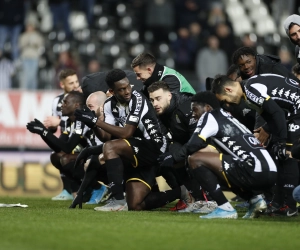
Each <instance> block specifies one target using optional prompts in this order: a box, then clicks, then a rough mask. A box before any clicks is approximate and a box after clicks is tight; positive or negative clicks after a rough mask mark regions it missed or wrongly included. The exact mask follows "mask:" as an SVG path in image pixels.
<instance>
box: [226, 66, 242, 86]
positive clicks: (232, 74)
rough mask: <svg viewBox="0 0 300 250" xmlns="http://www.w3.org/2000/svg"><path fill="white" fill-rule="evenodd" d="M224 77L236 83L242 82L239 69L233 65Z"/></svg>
mask: <svg viewBox="0 0 300 250" xmlns="http://www.w3.org/2000/svg"><path fill="white" fill-rule="evenodd" d="M226 75H227V76H228V77H229V78H230V79H231V80H233V81H238V82H241V81H242V78H241V75H240V70H239V67H238V66H237V65H235V64H231V65H230V67H229V68H228V70H227V73H226Z"/></svg>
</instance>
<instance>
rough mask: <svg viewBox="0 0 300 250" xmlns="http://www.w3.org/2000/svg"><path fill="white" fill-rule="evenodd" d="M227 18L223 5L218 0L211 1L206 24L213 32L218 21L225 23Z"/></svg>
mask: <svg viewBox="0 0 300 250" xmlns="http://www.w3.org/2000/svg"><path fill="white" fill-rule="evenodd" d="M226 22H227V18H226V15H225V13H224V10H223V5H222V3H220V2H212V3H211V5H210V10H209V13H208V16H207V25H208V27H209V29H210V30H211V31H212V32H213V31H214V29H215V28H216V26H217V25H218V24H219V23H226Z"/></svg>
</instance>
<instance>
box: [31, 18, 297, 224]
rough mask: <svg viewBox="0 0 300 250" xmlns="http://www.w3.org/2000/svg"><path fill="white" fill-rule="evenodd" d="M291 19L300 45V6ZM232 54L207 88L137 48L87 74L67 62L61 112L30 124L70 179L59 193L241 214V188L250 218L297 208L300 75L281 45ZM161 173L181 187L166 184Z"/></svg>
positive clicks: (133, 206) (122, 207)
mask: <svg viewBox="0 0 300 250" xmlns="http://www.w3.org/2000/svg"><path fill="white" fill-rule="evenodd" d="M284 27H285V29H286V32H287V35H288V36H289V37H290V39H291V41H292V42H293V43H295V44H296V45H297V48H298V49H299V46H300V16H297V15H292V16H290V17H288V18H287V20H286V21H285V24H284ZM297 56H298V54H297ZM232 59H233V65H232V66H231V67H230V68H229V69H228V72H227V74H226V75H217V76H215V78H214V79H212V78H208V79H207V82H206V89H207V90H206V91H201V92H199V93H196V92H195V90H194V89H193V87H192V86H191V85H190V84H189V82H188V81H187V80H186V78H185V77H184V76H183V75H181V74H180V73H179V72H177V71H175V70H173V69H170V68H168V67H166V66H163V65H160V64H158V63H157V62H156V58H155V57H154V56H153V55H152V54H150V53H141V54H140V55H138V56H137V57H136V58H134V59H133V61H132V63H131V67H132V70H133V72H132V71H126V70H125V71H124V70H121V69H112V70H111V71H109V72H99V73H96V74H92V75H88V76H86V77H84V78H83V81H82V84H81V86H79V81H78V78H77V76H76V73H75V71H73V70H71V69H66V70H63V71H61V73H60V75H59V80H60V85H61V88H62V89H63V90H64V93H63V94H62V95H60V96H58V97H57V98H55V100H54V102H53V107H52V110H53V115H52V116H50V117H47V118H46V119H45V120H44V121H43V122H42V121H39V120H37V119H35V120H34V121H31V122H29V123H28V124H27V129H28V130H29V131H30V132H32V133H36V134H38V135H40V136H41V138H42V139H43V140H44V141H45V143H46V144H47V145H48V146H49V147H50V148H51V149H52V150H53V153H52V154H51V156H50V159H51V163H52V164H53V166H54V167H56V168H57V169H58V170H59V171H60V176H61V180H62V183H63V191H62V192H61V193H60V194H59V195H58V196H55V197H53V198H52V199H53V200H72V204H71V205H70V208H76V207H77V206H79V207H80V208H82V204H83V203H84V202H85V204H94V205H97V204H99V203H101V204H102V206H97V207H95V208H94V209H95V210H96V211H128V210H135V211H139V210H151V209H156V208H160V207H162V206H164V205H166V204H168V203H170V202H173V201H175V200H178V202H177V204H176V205H175V207H174V208H171V210H172V211H177V212H181V213H182V212H183V213H187V212H189V213H200V214H201V215H200V218H201V219H213V218H229V219H236V218H238V213H237V210H236V209H235V208H234V207H233V206H232V205H231V203H230V202H229V201H228V199H227V198H226V196H225V195H224V192H223V191H224V190H225V191H228V190H230V191H232V192H233V193H235V194H236V195H238V196H239V197H240V198H241V199H243V200H245V201H246V204H245V206H247V209H248V210H247V212H246V214H245V215H244V216H243V218H244V219H250V218H256V217H258V216H260V215H267V216H288V217H291V216H297V215H298V209H297V206H296V205H297V202H296V200H295V199H294V198H295V197H296V196H297V192H298V191H297V190H298V187H297V186H298V185H299V184H300V183H299V166H298V160H299V159H300V129H299V128H300V127H299V126H300V86H299V82H300V81H299V79H298V78H297V77H296V76H295V75H294V74H292V72H289V71H288V70H287V69H286V68H285V66H283V65H282V64H281V63H280V59H279V58H278V57H276V56H271V55H258V54H256V53H255V51H254V50H253V49H251V48H248V47H242V48H240V49H238V50H236V51H235V52H234V54H233V55H232ZM94 83H96V84H94ZM57 128H60V129H61V135H60V137H59V138H58V137H56V136H55V135H54V134H53V132H54V131H56V130H57ZM159 176H162V177H163V178H164V179H165V180H166V182H167V184H168V185H169V186H170V188H171V189H170V190H167V191H163V192H161V191H159V188H158V185H157V182H156V177H159Z"/></svg>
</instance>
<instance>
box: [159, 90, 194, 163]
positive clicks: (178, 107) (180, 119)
mask: <svg viewBox="0 0 300 250" xmlns="http://www.w3.org/2000/svg"><path fill="white" fill-rule="evenodd" d="M159 118H160V120H161V122H162V124H163V125H164V126H165V127H166V128H167V130H168V131H169V132H170V134H171V135H172V141H173V142H177V143H180V144H182V147H180V149H179V150H176V152H172V155H173V157H174V159H175V161H176V162H180V161H182V160H184V159H185V157H186V143H187V142H188V141H189V139H190V137H191V135H192V134H193V133H194V130H195V128H196V125H197V121H196V120H195V119H194V118H193V117H192V110H191V97H189V96H187V95H186V94H183V93H176V94H175V93H172V99H171V103H170V106H169V108H168V109H167V110H166V111H165V112H164V114H163V115H161V116H160V117H159Z"/></svg>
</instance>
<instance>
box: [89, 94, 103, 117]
mask: <svg viewBox="0 0 300 250" xmlns="http://www.w3.org/2000/svg"><path fill="white" fill-rule="evenodd" d="M105 100H106V94H105V93H104V92H103V91H97V92H94V93H92V94H90V95H89V96H88V98H87V99H86V106H87V107H88V108H89V109H90V110H93V111H95V113H96V116H97V117H99V116H100V113H101V112H102V111H103V105H104V102H105Z"/></svg>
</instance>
